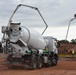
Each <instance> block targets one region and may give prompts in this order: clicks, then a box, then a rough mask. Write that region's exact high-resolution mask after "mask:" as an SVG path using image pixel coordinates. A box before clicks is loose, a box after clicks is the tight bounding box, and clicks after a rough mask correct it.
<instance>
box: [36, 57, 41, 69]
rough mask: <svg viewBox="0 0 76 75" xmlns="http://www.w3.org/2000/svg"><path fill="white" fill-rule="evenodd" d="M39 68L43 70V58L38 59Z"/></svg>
mask: <svg viewBox="0 0 76 75" xmlns="http://www.w3.org/2000/svg"><path fill="white" fill-rule="evenodd" d="M37 68H38V69H41V68H42V58H41V57H38V61H37Z"/></svg>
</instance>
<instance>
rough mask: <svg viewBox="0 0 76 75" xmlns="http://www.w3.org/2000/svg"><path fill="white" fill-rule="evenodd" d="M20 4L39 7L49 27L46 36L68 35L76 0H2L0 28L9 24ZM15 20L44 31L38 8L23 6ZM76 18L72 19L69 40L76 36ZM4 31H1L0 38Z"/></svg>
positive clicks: (74, 12) (62, 36) (63, 37)
mask: <svg viewBox="0 0 76 75" xmlns="http://www.w3.org/2000/svg"><path fill="white" fill-rule="evenodd" d="M18 4H25V5H30V6H34V7H37V8H38V9H39V10H40V12H41V14H42V16H43V17H44V19H45V21H46V23H47V24H48V29H47V30H46V32H45V33H44V36H45V35H47V36H53V37H55V38H57V39H58V40H63V39H65V37H66V32H67V28H68V24H69V21H70V19H72V18H74V14H76V0H0V30H1V27H2V26H7V24H8V21H9V18H10V16H11V15H12V13H13V11H14V10H15V8H16V7H17V5H18ZM12 21H13V22H20V23H21V25H23V26H30V27H33V28H34V29H36V30H37V31H38V32H40V33H42V31H43V29H44V27H45V24H44V22H43V21H42V19H41V18H40V16H39V14H38V13H37V11H36V10H33V9H30V8H27V7H26V8H25V7H21V8H20V9H19V10H18V11H17V13H16V14H15V16H14V17H13V19H12ZM75 31H76V20H73V21H71V24H70V29H69V33H68V37H67V40H71V39H75V38H76V32H75ZM1 38H2V33H1V31H0V40H1Z"/></svg>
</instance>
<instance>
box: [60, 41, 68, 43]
mask: <svg viewBox="0 0 76 75" xmlns="http://www.w3.org/2000/svg"><path fill="white" fill-rule="evenodd" d="M59 42H60V43H69V41H68V40H60V41H59Z"/></svg>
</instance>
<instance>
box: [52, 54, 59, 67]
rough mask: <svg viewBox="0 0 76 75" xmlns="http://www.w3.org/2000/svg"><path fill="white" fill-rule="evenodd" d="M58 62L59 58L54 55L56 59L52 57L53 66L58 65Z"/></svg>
mask: <svg viewBox="0 0 76 75" xmlns="http://www.w3.org/2000/svg"><path fill="white" fill-rule="evenodd" d="M57 62H58V56H57V55H54V57H52V66H55V65H57Z"/></svg>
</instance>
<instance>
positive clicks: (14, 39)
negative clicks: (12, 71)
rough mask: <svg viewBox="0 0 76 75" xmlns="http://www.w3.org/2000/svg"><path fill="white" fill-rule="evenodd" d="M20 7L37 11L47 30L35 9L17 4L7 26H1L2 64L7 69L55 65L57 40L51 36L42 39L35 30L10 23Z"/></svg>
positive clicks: (56, 60)
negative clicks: (3, 59)
mask: <svg viewBox="0 0 76 75" xmlns="http://www.w3.org/2000/svg"><path fill="white" fill-rule="evenodd" d="M20 6H26V7H30V8H32V9H35V10H37V11H38V13H39V15H40V16H41V18H42V20H43V21H44V23H45V25H46V27H45V29H44V31H43V33H44V32H45V30H46V29H47V26H48V25H47V24H46V22H45V20H44V18H43V17H42V15H41V13H40V11H39V10H38V8H36V7H32V6H28V5H24V4H19V5H18V6H17V8H16V9H15V11H14V12H13V14H12V16H11V18H10V20H9V23H8V25H7V26H2V33H3V38H2V47H3V53H4V54H6V60H5V61H4V64H5V65H6V66H8V67H13V66H23V67H26V66H28V67H29V68H30V69H36V68H38V69H40V68H42V66H46V67H49V66H52V65H57V62H58V48H57V47H58V44H57V39H55V38H53V37H51V36H45V37H43V33H42V34H40V33H38V32H37V31H36V30H34V29H32V28H30V27H25V26H22V25H21V23H12V22H11V19H12V17H13V15H14V14H15V12H16V11H17V9H18V8H19V7H20Z"/></svg>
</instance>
